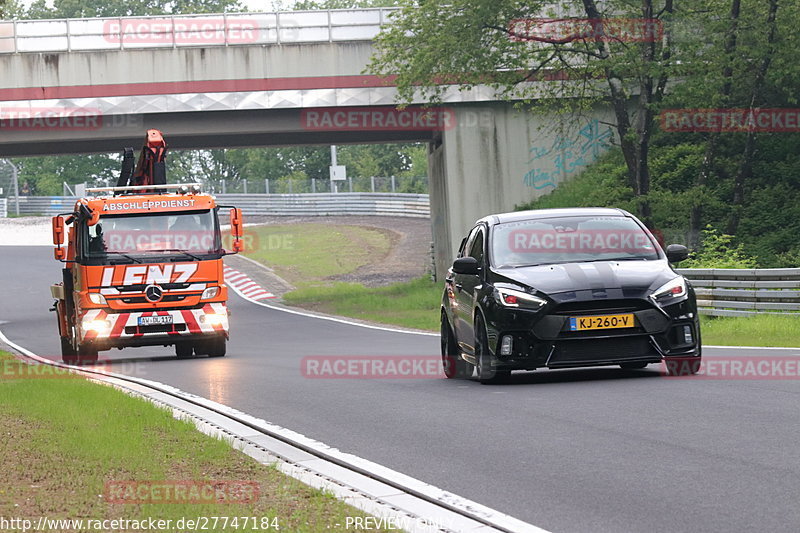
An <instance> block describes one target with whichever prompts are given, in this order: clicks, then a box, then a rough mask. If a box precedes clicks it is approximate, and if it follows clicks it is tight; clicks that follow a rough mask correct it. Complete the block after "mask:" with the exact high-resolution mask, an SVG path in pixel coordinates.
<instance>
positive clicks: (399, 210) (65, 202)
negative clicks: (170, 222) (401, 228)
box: [19, 192, 431, 218]
mask: <svg viewBox="0 0 800 533" xmlns="http://www.w3.org/2000/svg"><path fill="white" fill-rule="evenodd" d="M216 198H217V201H218V203H220V204H233V205H235V206H236V207H240V208H242V211H244V214H245V215H296V216H324V215H382V216H397V217H419V218H427V217H429V216H430V214H431V211H430V199H429V197H428V195H427V194H408V193H367V192H364V193H359V192H354V193H336V194H330V193H319V194H217V195H216ZM75 200H76V197H74V196H20V197H19V212H20V215H46V216H54V215H57V214H58V213H65V212H69V211H71V210H72V208H73V207H74V205H75Z"/></svg>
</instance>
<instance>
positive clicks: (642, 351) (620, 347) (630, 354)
mask: <svg viewBox="0 0 800 533" xmlns="http://www.w3.org/2000/svg"><path fill="white" fill-rule="evenodd" d="M648 356H652V357H653V358H654V359H655V358H660V356H659V354H658V352H657V351H656V350H655V348H653V346H652V344H650V337H648V336H645V335H637V336H630V337H612V338H607V339H591V340H588V339H587V340H582V339H576V340H571V341H562V342H557V343H556V344H555V349H554V350H553V355H552V356H551V357H550V362H549V364H550V365H553V366H556V365H558V364H571V363H582V362H590V363H592V362H595V363H600V362H603V361H621V360H625V359H641V358H646V357H648Z"/></svg>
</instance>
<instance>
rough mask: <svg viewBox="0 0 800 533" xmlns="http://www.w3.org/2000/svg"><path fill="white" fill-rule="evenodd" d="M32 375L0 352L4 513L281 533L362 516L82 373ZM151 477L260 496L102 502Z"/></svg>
mask: <svg viewBox="0 0 800 533" xmlns="http://www.w3.org/2000/svg"><path fill="white" fill-rule="evenodd" d="M29 368H30V367H23V366H20V363H19V362H17V361H15V360H13V358H11V356H10V354H7V353H4V352H0V369H2V372H0V427H2V430H0V431H2V434H3V435H2V438H0V471H2V472H3V475H2V476H0V516H6V517H20V518H29V519H37V518H38V517H40V516H47V517H50V518H73V519H75V518H89V519H114V518H124V519H142V518H148V517H152V518H158V519H171V520H173V524H175V521H177V520H178V519H180V518H183V517H187V518H193V517H198V516H218V517H235V516H240V517H244V516H247V517H252V516H257V517H277V518H278V522H279V524H280V527H281V530H283V531H292V532H295V531H297V532H308V533H316V532H319V531H343V530H344V524H345V518H346V517H348V516H363V513H361V512H360V511H358V510H356V509H354V508H352V507H349V506H347V505H345V504H344V503H343V502H340V501H338V500H336V499H335V498H333V497H332V496H331V495H330V494H327V493H325V492H323V491H320V490H316V489H312V488H310V487H308V486H306V485H303V484H301V483H300V482H298V481H296V480H294V479H292V478H289V477H287V476H285V475H284V474H282V473H281V472H279V471H278V470H277V469H276V468H275V467H273V466H264V465H261V464H259V463H257V462H256V461H254V460H252V459H251V458H249V457H247V456H245V455H244V454H242V453H241V452H238V451H236V450H234V449H233V448H232V447H231V446H230V445H229V444H228V443H227V442H224V441H222V440H217V439H213V438H211V437H208V436H206V435H203V434H201V433H200V432H199V431H197V429H196V428H195V427H194V425H193V424H191V423H189V422H186V421H181V420H176V419H174V418H173V416H172V414H171V412H169V411H167V410H165V409H160V408H158V407H156V406H154V405H152V404H150V403H149V402H147V401H145V400H142V399H139V398H134V397H131V396H128V395H126V394H124V393H122V392H119V391H117V390H115V389H113V388H111V387H107V386H103V385H98V384H94V383H91V382H89V381H87V380H86V379H83V378H80V377H74V375H73V376H69V377H68V376H65V375H63V374H59V375H53V373H52V372H42V373H40V374H29V373H27V372H21V370H25V369H29ZM152 480H162V481H163V480H184V481H198V482H206V481H211V480H215V481H240V482H242V481H246V482H256V483H258V487H259V489H260V490H259V493H260V494H259V496H258V499H257V500H256V501H255V502H249V503H216V502H212V503H202V504H198V503H147V504H123V503H111V502H108V501H106V499H105V498H104V492H105V488H104V487H105V483H107V482H110V481H134V482H135V481H152ZM34 523H35V522H34ZM336 524H341V527H337V526H336ZM183 529H184V530H185V529H186V528H183ZM168 530H169V531H174V530H175V526H173V527H172V528H170V529H168ZM213 530H215V531H242V529H241V526H240V527H239V528H238V529H237V528H236V527H231V526H229V527H228V528H223V527H219V526H218V527H216V528H214V529H213ZM248 530H251V529H248Z"/></svg>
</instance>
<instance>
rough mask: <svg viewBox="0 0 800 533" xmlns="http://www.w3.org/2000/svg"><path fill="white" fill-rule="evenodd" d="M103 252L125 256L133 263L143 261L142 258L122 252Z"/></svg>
mask: <svg viewBox="0 0 800 533" xmlns="http://www.w3.org/2000/svg"><path fill="white" fill-rule="evenodd" d="M103 253H105V254H106V255H109V254H114V255H121V256H122V257H124V258H125V259H128V260H130V261H131V262H133V263H141V262H142V261H141V260H139V259H136V258H135V257H131V256H129V255H128V254H124V253H122V252H103Z"/></svg>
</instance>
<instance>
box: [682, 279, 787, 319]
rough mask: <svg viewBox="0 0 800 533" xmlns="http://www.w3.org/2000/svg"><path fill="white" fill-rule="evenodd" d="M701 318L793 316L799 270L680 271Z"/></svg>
mask: <svg viewBox="0 0 800 533" xmlns="http://www.w3.org/2000/svg"><path fill="white" fill-rule="evenodd" d="M678 272H679V273H681V274H683V275H684V276H686V277H687V278H688V279H689V280H690V281H691V282H692V286H694V288H695V292H696V293H697V305H698V308H699V311H700V313H701V314H704V315H713V316H752V315H756V314H761V313H775V314H781V315H794V314H798V311H800V268H742V269H739V268H684V269H679V270H678Z"/></svg>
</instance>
